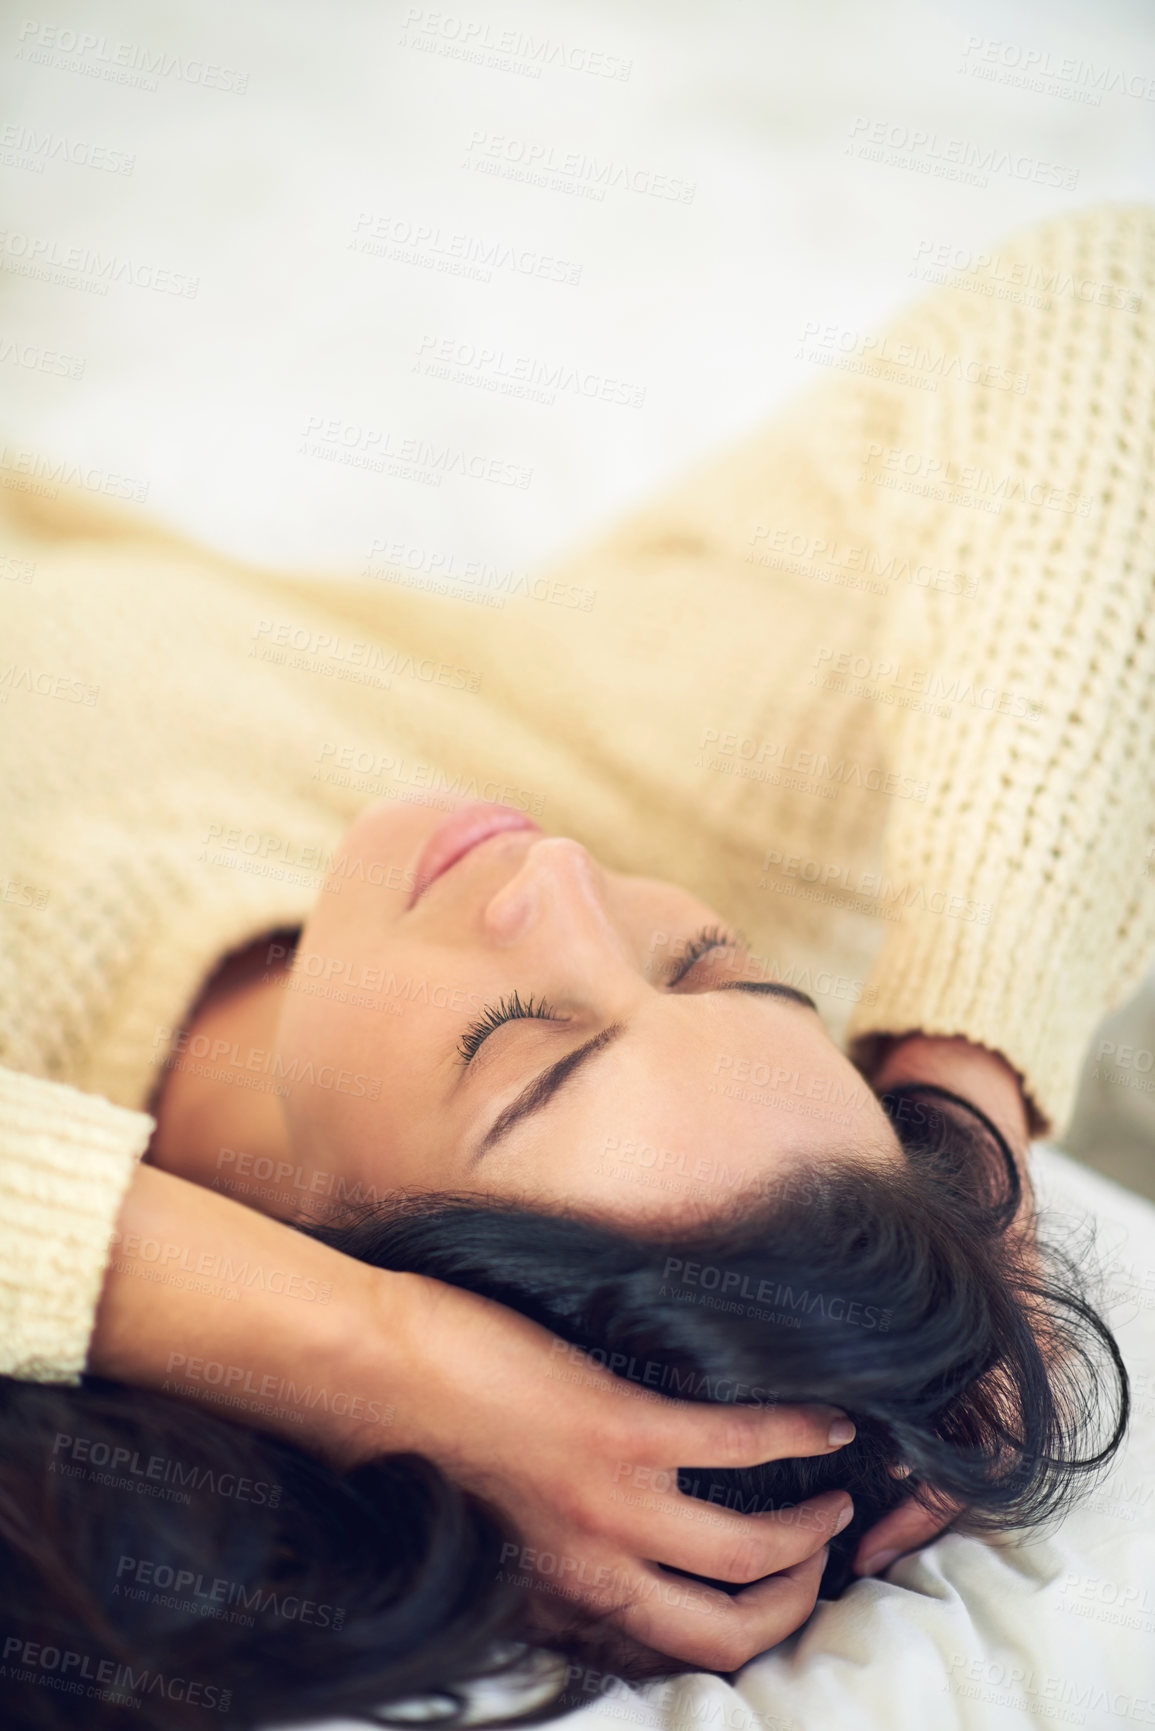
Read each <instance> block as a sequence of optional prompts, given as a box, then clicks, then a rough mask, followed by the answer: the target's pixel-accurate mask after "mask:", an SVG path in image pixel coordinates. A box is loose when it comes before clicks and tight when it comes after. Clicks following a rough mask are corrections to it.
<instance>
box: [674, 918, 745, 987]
mask: <svg viewBox="0 0 1155 1731" xmlns="http://www.w3.org/2000/svg"><path fill="white" fill-rule="evenodd" d="M740 948H741V945H740V944H739V942H738V939H737V938H736V937H735V935H734V933H733V932H727V931H724V930H723V928H722V927H721V926H703V927H702V930H701V931H700V932H698V934H697V935H696V936H695V937H692V938H690V939H689V940H688V941H687V944H686V947H685V949H684V950H683V951H682V953H681V955H680V956H678V957H677V958H676V959H675V961H674V964H673V967H672V968H671V970H670V972H669V973H668V974H667V976H666V981H665V984H666V985H667V986H676V985H677V984H678V982H679V980H684V979H685V977H686V975H687V974H688V973H689V971H690V969H691V968H692V967H694V965H695V964H696V963H697V962H700V961H701V959H702V957H703V956H707V955H709V953H710V951H711V950H738V949H740Z"/></svg>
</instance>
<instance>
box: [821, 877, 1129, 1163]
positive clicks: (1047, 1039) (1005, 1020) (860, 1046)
mask: <svg viewBox="0 0 1155 1731" xmlns="http://www.w3.org/2000/svg"><path fill="white" fill-rule="evenodd" d="M1064 913H1066V910H1059V911H1058V912H1057V911H1056V910H1054V909H1052V908H1049V907H1048V906H1047V905H1046V901H1045V898H1044V897H1042V896H1040V897H1039V898H1038V901H1037V902H1036V904H1035V906H1034V907H1033V908H1023V907H1022V906H1021V904H1020V905H1018V906H1016V907H1015V908H1014V909H1013V910H1011V909H1008V910H1006V911H1005V912H1004V911H1003V910H1001V909H1000V908H999V907H998V906H997V905H996V907H995V909H994V913H993V916H992V918H991V920H990V922H989V924H985V925H984V924H981V923H979V921H977V920H976V921H974V922H973V923H966V922H964V921H963V920H961V919H950V918H946V917H936V916H935V915H934V914H930V913H919V914H915V915H908V917H907V919H906V920H905V921H904V922H903V923H902V924H901V925H899V926H896V927H894V928H892V929H891V931H890V932H888V934H887V938H886V942H885V943H884V945H883V948H882V950H881V952H880V953H879V956H878V958H877V960H876V962H875V965H874V967H873V968H872V970H871V974H870V986H871V994H870V1001H869V1003H860V1004H858V1005H857V1006H856V1008H855V1010H854V1013H853V1015H852V1016H851V1019H850V1023H849V1026H848V1028H847V1042H848V1046H849V1050H850V1052H851V1055H852V1056H853V1057H854V1058H855V1060H856V1061H857V1062H858V1063H860V1064H862V1065H863V1067H864V1068H865V1069H866V1070H867V1073H869V1069H870V1065H871V1063H872V1060H873V1047H874V1045H875V1044H876V1043H877V1040H878V1038H879V1037H880V1036H886V1035H902V1034H910V1033H922V1034H930V1035H939V1036H941V1037H943V1038H950V1037H952V1036H957V1037H958V1038H961V1039H964V1040H969V1041H970V1042H971V1043H972V1044H973V1045H977V1046H986V1047H987V1048H988V1049H989V1050H990V1051H992V1052H998V1053H999V1054H1000V1055H1001V1056H1002V1057H1004V1058H1005V1059H1006V1060H1007V1062H1008V1063H1009V1064H1010V1066H1011V1068H1012V1069H1013V1070H1015V1071H1017V1073H1018V1075H1019V1076H1020V1078H1021V1080H1022V1083H1023V1091H1024V1094H1025V1097H1026V1101H1027V1106H1028V1110H1029V1112H1030V1117H1031V1134H1032V1135H1034V1136H1044V1135H1050V1136H1058V1135H1061V1134H1062V1132H1063V1130H1064V1129H1065V1128H1066V1125H1067V1123H1068V1121H1069V1119H1070V1116H1071V1112H1072V1110H1073V1108H1074V1103H1075V1094H1076V1091H1077V1088H1078V1083H1079V1076H1080V1072H1081V1068H1082V1062H1083V1057H1084V1054H1085V1051H1086V1047H1087V1044H1088V1041H1089V1040H1090V1039H1091V1036H1092V1034H1093V1033H1094V1030H1095V1028H1096V1026H1097V1025H1098V1023H1099V1021H1100V1020H1101V1018H1102V1016H1103V1014H1104V1013H1105V1012H1106V1010H1107V1009H1108V1008H1109V1007H1110V1005H1111V1003H1112V1001H1117V999H1118V997H1119V996H1121V995H1122V993H1123V991H1125V989H1126V987H1127V986H1128V985H1129V984H1130V983H1132V982H1133V981H1134V982H1137V981H1138V979H1139V978H1140V976H1141V974H1142V972H1143V969H1144V966H1145V964H1146V963H1147V961H1148V959H1149V958H1148V955H1147V953H1146V949H1145V948H1141V947H1140V948H1137V949H1136V951H1135V952H1134V953H1132V954H1130V955H1123V956H1120V955H1119V949H1118V944H1117V943H1115V944H1112V942H1111V940H1112V937H1113V936H1114V934H1113V932H1112V931H1111V921H1110V911H1109V909H1108V908H1106V907H1104V909H1103V915H1104V917H1103V919H1102V920H1101V921H1100V922H1098V923H1097V924H1096V923H1095V922H1093V921H1090V920H1088V919H1087V918H1086V917H1084V919H1083V920H1082V921H1078V922H1075V921H1072V919H1071V918H1070V916H1069V913H1068V914H1066V918H1064V917H1063V915H1064ZM1040 930H1041V931H1050V932H1052V933H1053V934H1054V939H1053V941H1052V942H1051V943H1042V942H1040V940H1039V935H1038V934H1039V931H1040ZM1104 954H1108V955H1110V956H1111V957H1112V959H1113V960H1114V962H1115V967H1114V969H1113V971H1112V972H1111V973H1110V974H1109V975H1107V976H1105V975H1104V969H1103V966H1102V957H1103V955H1104Z"/></svg>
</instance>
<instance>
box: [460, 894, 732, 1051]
mask: <svg viewBox="0 0 1155 1731" xmlns="http://www.w3.org/2000/svg"><path fill="white" fill-rule="evenodd" d="M735 947H736V939H735V938H734V937H733V935H732V934H731V933H730V932H725V931H723V930H722V927H721V926H703V927H702V930H701V931H700V932H698V933H697V935H696V936H695V937H692V938H691V939H690V940H689V942H688V943H687V944H686V948H685V950H684V951H683V952H682V954H681V956H680V957H679V958H678V966H677V971H676V972H675V974H674V975H673V977H672V978H671V979H669V980H668V981H667V982H666V983H667V985H670V986H676V985H677V984H678V981H679V980H682V979H685V977H686V975H687V974H688V973H689V971H690V969H691V968H692V967H693V966H694V964H695V963H696V962H699V961H701V959H702V957H703V956H705V955H708V954H709V952H710V951H711V950H727V949H734V948H735ZM526 1019H529V1020H538V1021H542V1022H556V1021H558V1020H559V1017H558V1013H557V1011H556V1010H555V1009H554V1007H553V1005H552V1004H547V1003H544V1002H542V1001H541V1000H539V999H536V998H534V997H533V995H532V994H531V995H530V996H529V997H528V998H526V999H525V1000H524V1002H523V1000H522V998H521V996H520V994H519V993H517V992H511V993H510V995H509V997H508V998H499V999H498V1001H497V1003H496V1004H486V1006H485V1008H484V1009H483V1011H482V1012H481V1015H480V1016H479V1017H478V1018H477V1021H476V1022H471V1023H470V1025H469V1027H468V1028H466V1030H465V1032H464V1033H463V1034H462V1036H461V1038H460V1040H459V1041H458V1042H457V1050H458V1052H459V1053H460V1056H461V1061H462V1063H463V1064H469V1063H471V1062H472V1061H473V1059H474V1058H475V1057H476V1055H477V1052H478V1049H479V1048H480V1047H481V1046H482V1045H483V1044H484V1042H485V1041H486V1040H488V1038H489V1036H490V1035H491V1034H493V1033H495V1032H496V1031H497V1029H498V1028H500V1027H503V1026H504V1024H505V1023H506V1022H519V1021H524V1020H526Z"/></svg>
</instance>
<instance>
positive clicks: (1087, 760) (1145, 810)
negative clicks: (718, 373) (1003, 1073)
mask: <svg viewBox="0 0 1155 1731" xmlns="http://www.w3.org/2000/svg"><path fill="white" fill-rule="evenodd" d="M943 263H944V264H949V261H948V260H946V259H944V260H943ZM943 274H945V275H946V276H947V278H948V282H949V286H948V287H946V288H944V289H943V291H942V292H941V293H939V294H937V295H935V296H933V297H932V298H930V299H929V300H928V301H926V302H924V303H923V304H922V305H921V306H919V307H916V308H915V309H914V310H913V312H912V313H911V314H910V315H909V316H908V317H907V318H906V319H904V320H903V321H900V324H899V327H898V328H897V330H896V331H895V332H894V333H893V336H892V337H891V338H888V344H889V345H890V353H891V354H892V355H893V356H895V357H898V358H899V359H900V360H901V361H902V362H903V363H905V365H906V368H907V370H906V371H905V372H899V373H897V374H896V375H895V378H896V381H897V382H896V383H895V388H894V389H893V390H892V391H891V392H889V393H888V397H889V410H888V414H889V422H888V424H887V425H886V427H885V430H883V427H882V425H881V424H879V425H878V426H877V427H876V428H875V433H874V436H873V437H872V438H871V439H869V440H868V442H867V443H866V445H865V451H866V462H865V465H864V468H863V472H862V477H861V479H862V489H863V496H864V497H865V496H867V493H868V490H869V491H870V492H872V493H873V495H874V497H875V498H876V499H879V498H881V497H882V495H883V494H884V493H885V496H886V498H887V500H888V507H893V509H894V511H895V513H896V514H897V517H898V518H899V519H901V520H902V521H903V533H904V534H905V535H906V537H907V540H908V543H909V544H910V546H911V548H912V551H914V552H916V553H917V555H918V556H919V557H923V558H925V559H926V560H927V562H928V568H930V569H934V568H939V569H943V568H952V569H955V570H958V571H961V573H962V574H963V576H964V577H965V582H959V583H956V584H953V585H951V586H950V587H951V588H953V589H954V590H956V591H962V593H949V592H947V588H945V587H944V589H943V590H942V591H938V592H936V591H934V590H933V589H928V591H927V592H925V593H920V594H919V595H917V596H916V595H914V594H913V593H912V594H911V596H910V600H909V613H908V615H907V617H906V619H905V627H906V628H907V629H908V630H909V635H908V636H905V637H904V639H903V642H902V644H901V648H897V647H896V651H895V655H894V657H893V658H892V659H893V660H894V661H895V662H896V663H897V664H898V665H899V666H900V673H899V674H898V675H897V676H895V675H894V674H893V672H891V671H888V674H887V678H888V679H889V681H890V682H891V684H892V685H894V684H897V686H899V687H901V690H902V692H903V694H904V695H903V699H902V701H903V702H904V703H906V704H909V706H910V709H909V714H908V715H907V716H906V717H905V718H904V722H903V731H902V735H901V742H900V745H899V746H898V748H897V749H898V750H899V751H900V753H901V761H902V765H903V769H904V770H905V771H906V772H907V773H909V774H911V775H912V776H915V777H920V778H925V780H926V782H927V784H928V787H929V790H930V792H929V798H928V801H927V804H926V805H911V803H910V802H906V804H907V806H908V808H909V809H907V810H902V809H895V810H894V811H893V812H892V813H891V815H890V817H889V819H888V829H887V832H886V836H885V843H884V845H885V861H884V865H885V870H886V872H887V874H888V875H889V877H891V878H892V879H893V880H894V881H896V882H899V881H901V882H903V883H906V884H908V885H912V886H915V887H916V888H917V889H918V891H919V893H918V894H916V895H914V896H912V898H911V901H910V905H909V906H908V907H907V909H906V913H905V917H904V918H903V920H902V922H901V923H899V924H896V925H894V926H892V927H891V928H890V929H889V931H888V933H887V936H886V938H885V940H884V942H883V946H882V948H881V951H880V953H879V956H878V960H877V964H876V966H875V969H874V972H873V974H872V976H871V979H870V985H871V987H872V991H871V992H869V993H868V994H867V995H866V999H864V1001H863V1003H862V1004H860V1005H859V1006H858V1007H857V1009H856V1012H855V1015H854V1018H853V1020H852V1022H851V1025H850V1030H849V1037H850V1041H851V1049H852V1051H853V1052H854V1053H855V1055H856V1056H858V1057H859V1059H860V1060H862V1061H865V1062H869V1059H870V1055H871V1048H872V1044H873V1041H874V1038H875V1037H876V1036H878V1035H881V1034H899V1033H903V1032H909V1031H912V1030H915V1029H921V1030H923V1031H925V1032H927V1033H931V1034H942V1035H950V1034H962V1035H965V1037H966V1038H968V1039H970V1040H972V1041H975V1042H977V1043H979V1044H981V1045H985V1046H988V1047H990V1048H991V1049H993V1050H996V1051H998V1052H1001V1053H1002V1054H1003V1055H1004V1056H1005V1057H1006V1058H1007V1059H1008V1061H1009V1062H1010V1063H1011V1064H1012V1065H1013V1066H1014V1068H1015V1069H1016V1070H1017V1071H1018V1072H1019V1074H1020V1076H1021V1077H1022V1078H1023V1079H1024V1082H1025V1085H1026V1089H1027V1091H1028V1094H1029V1098H1030V1101H1031V1103H1032V1105H1033V1108H1034V1115H1035V1125H1034V1127H1035V1129H1036V1131H1041V1130H1047V1129H1051V1130H1056V1131H1057V1130H1060V1129H1061V1128H1062V1126H1063V1125H1064V1123H1065V1121H1066V1119H1067V1118H1068V1116H1069V1114H1070V1110H1071V1106H1072V1103H1073V1096H1074V1092H1075V1085H1076V1081H1077V1077H1078V1071H1079V1064H1080V1060H1081V1058H1082V1055H1083V1051H1084V1048H1085V1046H1086V1043H1087V1041H1088V1039H1089V1038H1090V1036H1091V1034H1092V1032H1093V1029H1094V1027H1095V1025H1096V1023H1097V1022H1098V1020H1099V1019H1100V1018H1101V1016H1102V1015H1103V1014H1104V1013H1105V1012H1106V1011H1107V1010H1108V1009H1109V1008H1110V1007H1111V1006H1112V1004H1113V1002H1115V1001H1116V1000H1117V999H1118V998H1119V997H1120V996H1122V994H1123V992H1124V990H1125V989H1126V988H1127V987H1128V986H1129V985H1130V984H1132V983H1133V982H1135V981H1136V979H1137V978H1138V976H1139V974H1140V972H1141V970H1142V969H1143V967H1144V965H1145V964H1147V963H1148V962H1149V960H1150V958H1151V955H1152V951H1153V949H1155V893H1153V892H1155V876H1153V875H1152V874H1153V873H1155V851H1153V841H1155V821H1153V820H1155V705H1153V698H1155V606H1153V594H1155V509H1153V507H1155V496H1153V495H1155V449H1153V445H1155V440H1153V437H1152V434H1153V430H1155V427H1153V421H1155V212H1152V211H1149V210H1143V209H1130V208H1113V207H1104V208H1100V209H1096V210H1091V211H1087V212H1080V213H1077V214H1076V215H1075V216H1072V217H1064V218H1062V219H1060V220H1058V221H1056V222H1053V223H1050V224H1048V225H1047V226H1045V227H1043V228H1039V229H1035V230H1032V231H1031V232H1029V233H1028V234H1026V235H1025V236H1023V237H1022V238H1021V239H1020V240H1018V241H1016V242H1015V243H1014V244H1013V245H1012V246H1010V247H1008V248H1007V249H1006V250H1005V251H1004V252H1002V253H1001V254H995V255H993V256H992V257H991V258H990V259H989V260H988V261H986V262H985V263H983V264H982V265H981V266H980V267H979V268H971V267H970V264H969V263H968V266H967V268H966V269H964V270H960V271H957V272H954V273H953V274H952V273H950V272H949V271H947V272H945V273H943ZM919 356H927V357H938V356H943V357H947V358H948V359H949V361H950V365H949V366H948V365H945V364H944V365H943V366H942V367H941V368H940V369H939V370H940V371H941V373H942V375H943V376H941V377H938V378H937V381H936V383H937V388H935V389H933V390H928V389H927V388H926V387H925V382H924V381H923V380H922V379H921V377H920V375H919V374H918V373H917V372H916V371H912V370H911V368H912V367H915V368H916V367H917V365H918V360H917V357H919ZM935 364H936V365H937V362H936V363H935ZM926 365H927V367H929V366H930V365H931V361H930V360H928V361H927V363H926ZM924 370H925V369H924ZM947 375H949V376H947ZM897 805H898V802H896V806H897Z"/></svg>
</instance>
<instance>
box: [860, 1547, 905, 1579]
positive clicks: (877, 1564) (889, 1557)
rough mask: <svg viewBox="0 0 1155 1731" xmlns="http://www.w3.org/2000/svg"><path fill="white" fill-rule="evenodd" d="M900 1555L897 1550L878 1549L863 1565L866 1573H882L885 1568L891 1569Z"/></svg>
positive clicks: (863, 1570) (863, 1571)
mask: <svg viewBox="0 0 1155 1731" xmlns="http://www.w3.org/2000/svg"><path fill="white" fill-rule="evenodd" d="M897 1556H898V1552H897V1551H876V1552H875V1554H874V1556H873V1557H867V1559H866V1561H865V1563H863V1565H862V1573H863V1574H864V1575H881V1573H882V1571H883V1569H889V1567H890V1565H891V1563H893V1562H894V1559H895V1558H896V1557H897Z"/></svg>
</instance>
